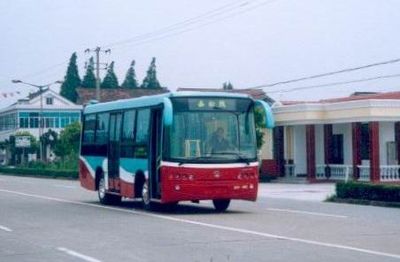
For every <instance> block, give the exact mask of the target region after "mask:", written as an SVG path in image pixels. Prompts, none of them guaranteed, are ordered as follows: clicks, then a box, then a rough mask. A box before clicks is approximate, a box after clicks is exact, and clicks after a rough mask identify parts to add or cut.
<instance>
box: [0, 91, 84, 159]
mask: <svg viewBox="0 0 400 262" xmlns="http://www.w3.org/2000/svg"><path fill="white" fill-rule="evenodd" d="M81 110H82V106H80V105H76V104H74V103H72V102H70V101H69V100H67V99H65V98H63V97H62V96H60V95H59V94H57V93H56V92H54V91H53V90H51V89H46V90H43V92H42V93H41V94H40V93H39V92H37V93H34V94H31V95H29V96H28V97H27V98H25V99H20V100H18V101H17V102H16V103H14V104H12V105H10V106H8V107H6V108H3V109H1V110H0V142H2V141H5V140H6V139H9V138H10V136H11V135H14V134H15V133H16V132H19V131H28V132H29V133H31V134H32V135H34V136H35V137H36V139H37V140H39V133H40V131H39V130H40V128H39V118H40V117H39V116H40V114H42V130H41V131H42V134H44V133H46V132H48V130H50V129H51V130H54V131H55V132H57V133H60V131H61V130H63V129H64V127H65V126H67V125H69V124H70V123H73V122H76V121H80V116H81ZM0 155H2V156H0V159H3V158H4V155H5V151H4V150H3V152H0Z"/></svg>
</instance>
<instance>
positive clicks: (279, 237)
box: [0, 189, 400, 260]
mask: <svg viewBox="0 0 400 262" xmlns="http://www.w3.org/2000/svg"><path fill="white" fill-rule="evenodd" d="M0 192H4V193H11V194H15V195H20V196H27V197H34V198H39V199H45V200H51V201H57V202H62V203H69V204H75V205H81V206H90V207H96V208H101V209H107V210H114V211H119V212H124V213H131V214H136V215H142V216H147V217H154V218H159V219H164V220H169V221H175V222H180V223H185V224H191V225H197V226H202V227H208V228H215V229H220V230H225V231H230V232H236V233H242V234H247V235H253V236H260V237H265V238H271V239H277V240H287V241H292V242H298V243H303V244H309V245H314V246H321V247H328V248H336V249H342V250H349V251H355V252H359V253H364V254H370V255H376V256H382V257H391V258H396V259H399V260H400V254H393V253H386V252H381V251H376V250H371V249H365V248H358V247H353V246H346V245H341V244H334V243H328V242H321V241H314V240H308V239H303V238H295V237H287V236H282V235H275V234H269V233H263V232H258V231H253V230H247V229H242V228H235V227H228V226H221V225H215V224H210V223H204V222H198V221H193V220H188V219H181V218H176V217H171V216H165V215H158V214H153V213H147V212H144V211H138V210H129V209H122V208H117V207H109V206H101V205H97V204H90V203H84V202H78V201H71V200H66V199H61V198H54V197H47V196H42V195H35V194H28V193H23V192H18V191H11V190H5V189H0Z"/></svg>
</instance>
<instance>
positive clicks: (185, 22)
mask: <svg viewBox="0 0 400 262" xmlns="http://www.w3.org/2000/svg"><path fill="white" fill-rule="evenodd" d="M248 4H249V2H248V1H244V2H241V3H230V4H227V5H223V6H221V7H218V8H216V9H213V10H210V11H207V12H205V13H202V14H200V15H198V16H195V17H192V18H189V19H186V20H183V21H181V22H178V23H175V24H172V25H169V26H166V27H162V28H159V29H157V30H155V31H152V32H148V33H144V34H140V35H136V36H134V37H131V38H128V39H125V40H121V41H117V42H113V43H110V44H107V45H104V47H105V48H109V47H115V46H118V45H124V44H127V43H130V42H132V41H138V40H141V38H148V37H151V36H153V35H157V34H159V33H163V32H165V31H166V32H168V31H171V30H175V29H179V27H182V26H186V25H190V24H193V23H197V22H199V21H200V22H201V20H202V19H204V18H210V17H214V16H217V15H219V14H221V13H222V14H223V13H224V12H227V11H231V10H234V9H237V8H242V7H243V6H245V5H248Z"/></svg>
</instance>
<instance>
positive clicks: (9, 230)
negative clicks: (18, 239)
mask: <svg viewBox="0 0 400 262" xmlns="http://www.w3.org/2000/svg"><path fill="white" fill-rule="evenodd" d="M0 230H4V231H6V232H12V229H10V228H8V227H5V226H2V225H0Z"/></svg>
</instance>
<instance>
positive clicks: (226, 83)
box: [222, 82, 233, 90]
mask: <svg viewBox="0 0 400 262" xmlns="http://www.w3.org/2000/svg"><path fill="white" fill-rule="evenodd" d="M222 89H224V90H232V89H233V85H232V84H231V82H225V83H224V84H223V85H222Z"/></svg>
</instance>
